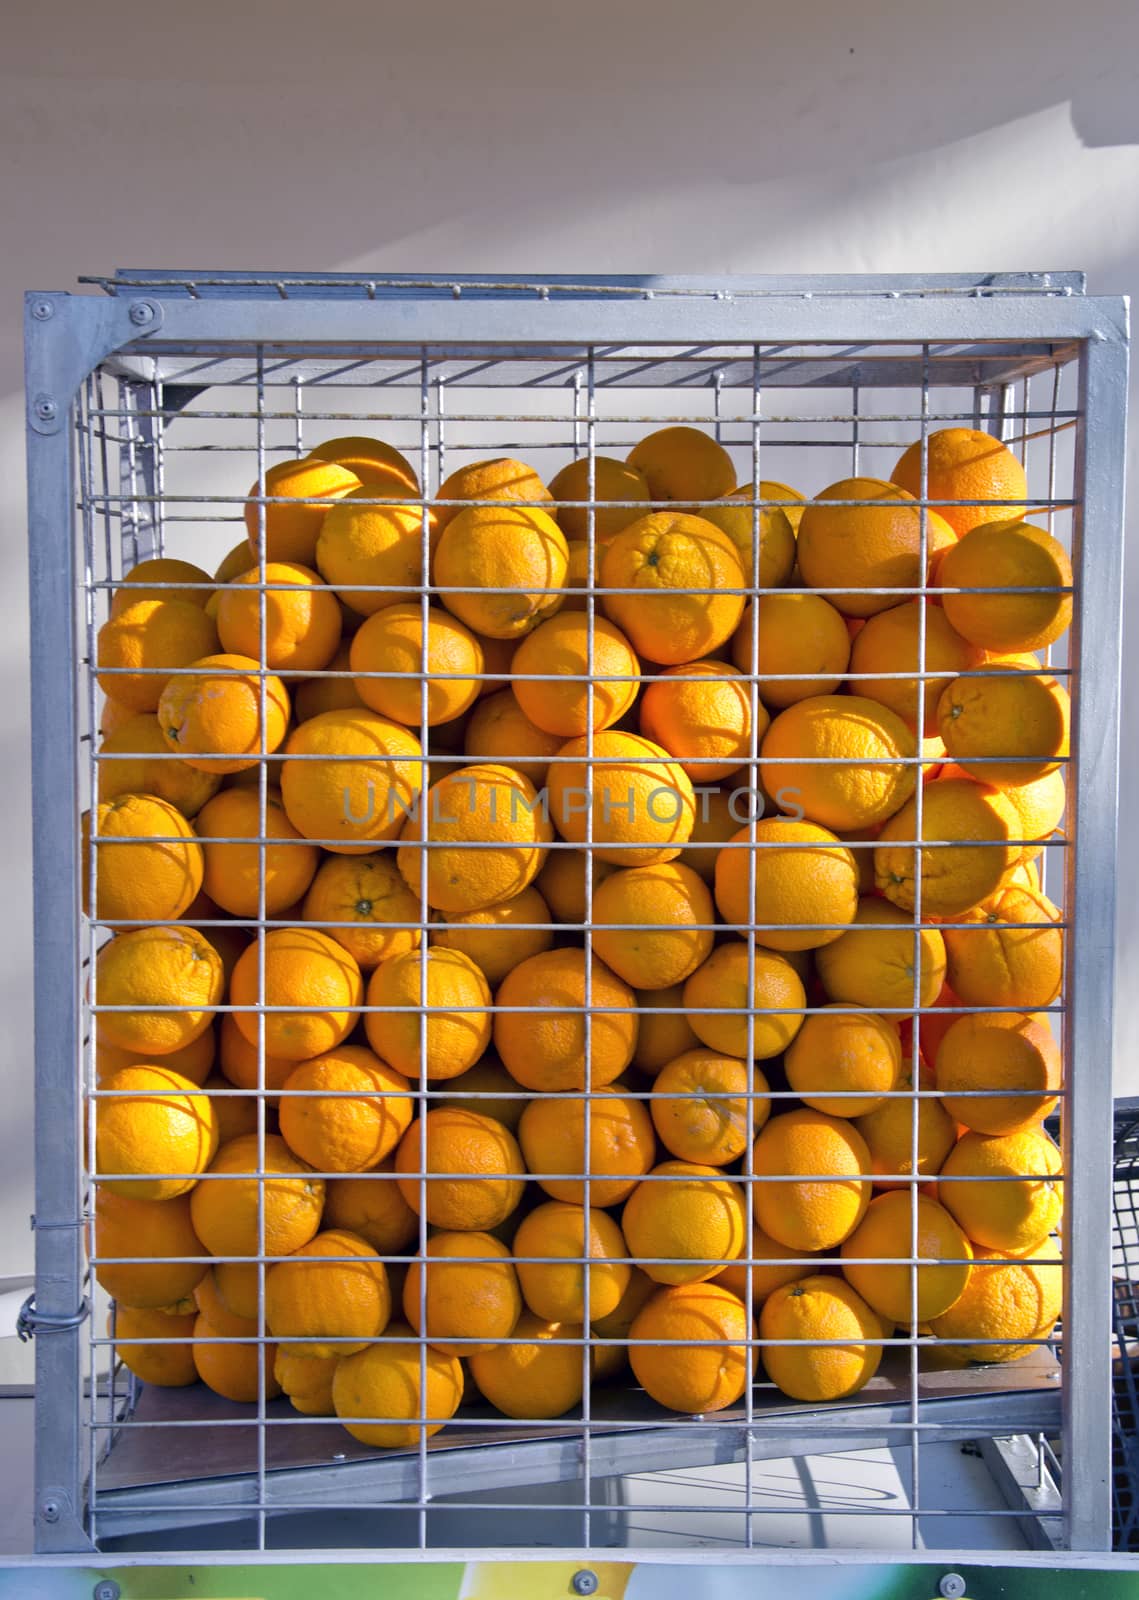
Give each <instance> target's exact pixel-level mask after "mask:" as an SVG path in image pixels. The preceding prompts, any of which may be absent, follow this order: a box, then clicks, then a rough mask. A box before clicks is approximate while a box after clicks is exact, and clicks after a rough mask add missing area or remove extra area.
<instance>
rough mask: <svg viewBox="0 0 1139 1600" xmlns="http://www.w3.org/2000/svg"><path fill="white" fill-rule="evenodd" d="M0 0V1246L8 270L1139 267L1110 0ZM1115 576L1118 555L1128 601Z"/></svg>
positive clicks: (15, 1131) (1128, 39)
mask: <svg viewBox="0 0 1139 1600" xmlns="http://www.w3.org/2000/svg"><path fill="white" fill-rule="evenodd" d="M5 13H6V14H5V17H4V21H3V26H2V29H0V39H2V47H0V218H2V219H3V249H2V252H0V257H2V258H0V540H2V541H3V552H4V558H5V567H4V573H5V581H4V583H3V585H2V586H0V682H2V683H3V686H4V687H3V692H2V693H0V771H2V772H3V773H4V777H5V782H4V784H3V786H2V787H0V829H2V832H0V839H2V840H3V843H2V845H0V854H2V859H3V871H4V873H5V882H4V885H3V906H4V916H3V920H2V922H0V1075H2V1086H3V1093H2V1097H0V1105H2V1106H3V1108H4V1115H2V1116H0V1219H2V1225H0V1274H2V1273H4V1272H17V1271H21V1270H24V1269H25V1268H26V1266H27V1264H28V1263H29V1262H30V1258H31V1237H30V1234H29V1233H28V1231H27V1217H28V1213H29V1211H30V1210H31V1173H30V1148H29V1140H30V1134H29V1130H30V1119H31V1083H32V1062H31V1032H30V1021H29V1017H30V973H31V950H30V883H29V867H28V859H29V849H30V845H29V804H28V795H27V770H28V729H27V716H26V700H27V666H26V662H27V648H28V641H27V630H26V623H25V609H26V593H25V555H24V530H23V423H22V397H21V332H20V318H21V304H20V294H21V292H22V291H23V290H24V289H25V288H37V289H66V288H69V287H71V286H72V284H73V282H74V279H75V277H76V275H77V274H78V273H80V272H84V271H108V270H111V269H113V268H114V267H115V266H139V265H149V266H173V267H182V268H207V267H245V268H273V267H277V268H300V269H319V268H325V269H329V268H346V269H375V270H381V269H397V270H422V271H493V270H499V271H510V272H517V271H525V270H530V271H539V270H545V271H570V272H586V271H593V272H607V271H614V272H644V271H652V272H742V271H749V272H752V271H816V272H817V271H843V272H851V271H871V270H872V271H910V270H925V271H939V270H947V271H948V270H980V269H1001V268H1004V269H1012V268H1048V267H1082V268H1085V269H1086V270H1087V271H1088V273H1089V275H1090V280H1091V286H1092V288H1093V290H1095V291H1098V292H1103V293H1126V292H1127V291H1128V290H1130V289H1132V288H1134V287H1135V286H1136V284H1137V283H1139V206H1137V205H1136V195H1137V193H1139V189H1137V184H1139V149H1137V145H1139V96H1136V94H1135V90H1134V75H1135V61H1136V59H1137V58H1139V9H1137V8H1136V6H1135V4H1134V0H1083V3H1082V4H1080V5H1078V6H1077V5H1073V4H1071V3H1070V0H1069V3H1060V0H956V3H955V4H954V5H952V6H940V7H933V6H923V5H922V4H921V3H920V0H871V3H870V4H869V5H862V6H852V5H850V4H849V3H842V0H812V3H811V4H809V5H801V6H787V5H785V6H776V5H774V4H772V3H771V0H766V3H765V0H719V3H718V4H711V5H708V4H703V5H701V4H693V3H692V0H685V3H681V0H633V3H627V4H621V0H575V3H574V4H573V5H568V6H558V7H543V6H538V5H535V4H533V3H529V4H524V3H522V0H478V3H474V4H463V5H455V4H448V3H446V0H436V3H435V4H431V3H426V4H421V5H420V6H419V7H416V6H414V5H412V4H408V5H406V6H401V7H398V8H397V7H395V6H393V5H392V4H390V3H387V4H385V3H383V0H371V3H368V0H321V3H320V4H319V5H314V6H313V7H311V8H310V9H308V10H307V11H306V10H305V9H302V7H301V6H300V5H299V4H298V3H296V0H293V3H291V4H281V3H277V4H274V3H272V0H229V3H228V4H224V5H223V4H219V3H218V0H197V3H196V4H194V5H189V6H176V5H174V4H171V3H169V0H166V3H162V0H157V3H156V0H149V3H146V4H144V3H142V0H101V3H100V4H98V5H92V4H90V3H82V4H81V3H79V0H57V3H56V4H54V5H52V6H50V7H49V6H47V5H44V4H40V5H38V6H20V7H16V6H9V7H6V8H5ZM1132 477H1133V483H1136V482H1137V480H1136V475H1135V474H1132ZM1135 503H1136V501H1135V492H1134V491H1133V494H1132V504H1135ZM1137 581H1139V579H1137V575H1136V563H1134V562H1133V564H1132V571H1131V575H1130V579H1129V584H1128V596H1129V598H1128V609H1129V613H1132V612H1133V599H1132V597H1133V596H1134V595H1135V593H1136V585H1137ZM1132 631H1133V633H1134V630H1132ZM1136 644H1137V641H1136V639H1135V637H1132V638H1131V639H1130V642H1129V646H1128V655H1127V662H1126V665H1125V671H1124V681H1125V683H1127V682H1129V681H1130V679H1131V678H1132V677H1133V676H1134V674H1135V671H1136V668H1137V667H1139V653H1137V648H1136ZM1126 710H1127V716H1128V720H1127V725H1126V727H1125V735H1124V747H1125V756H1124V783H1125V785H1126V792H1128V793H1130V794H1134V792H1135V790H1136V785H1137V782H1139V761H1137V758H1136V754H1135V732H1136V723H1135V716H1134V712H1133V710H1131V709H1130V707H1128V708H1126ZM1122 863H1123V864H1122V873H1121V886H1122V889H1123V894H1122V900H1123V906H1122V926H1121V946H1120V951H1121V960H1122V961H1123V963H1124V964H1125V966H1124V970H1125V972H1126V971H1127V963H1129V962H1130V961H1131V960H1133V959H1134V956H1135V953H1136V949H1137V947H1139V907H1137V904H1136V896H1135V893H1134V887H1133V886H1134V881H1135V878H1136V866H1137V864H1139V849H1137V847H1136V844H1135V842H1134V840H1133V838H1132V837H1131V836H1130V834H1129V833H1126V832H1125V835H1124V839H1123V855H1122ZM1131 987H1133V984H1128V985H1127V986H1126V988H1125V991H1124V992H1125V994H1126V993H1127V991H1128V990H1129V989H1130V988H1131ZM1117 1060H1118V1081H1119V1084H1120V1087H1121V1088H1126V1089H1129V1090H1130V1091H1131V1092H1135V1091H1136V1090H1139V1021H1137V1020H1136V1017H1135V1013H1134V1011H1133V1010H1132V1009H1131V1008H1129V1007H1127V1006H1126V1004H1125V1005H1124V1007H1123V1008H1122V1014H1121V1017H1120V1027H1119V1051H1118V1056H1117ZM3 1370H4V1363H3V1361H2V1359H0V1376H2V1375H3Z"/></svg>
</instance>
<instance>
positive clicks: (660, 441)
mask: <svg viewBox="0 0 1139 1600" xmlns="http://www.w3.org/2000/svg"><path fill="white" fill-rule="evenodd" d="M625 463H626V465H627V466H630V467H633V468H634V469H635V470H636V471H637V472H639V473H640V474H641V475H642V477H643V478H644V480H645V482H646V483H647V484H648V488H649V498H650V499H652V500H719V499H720V497H721V496H722V495H726V494H729V493H730V492H731V490H732V489H734V488H735V486H736V469H735V467H734V466H733V465H732V458H731V456H730V455H729V454H728V452H727V451H726V450H725V449H724V447H723V446H722V445H720V444H718V443H717V442H716V440H715V439H713V438H712V436H711V434H708V433H705V432H704V430H703V429H702V428H682V427H672V428H656V429H654V431H653V432H652V433H647V434H646V435H645V437H644V438H643V439H641V440H640V441H639V443H637V444H635V445H634V446H633V448H632V449H631V450H630V451H629V454H628V455H627V456H626V457H625Z"/></svg>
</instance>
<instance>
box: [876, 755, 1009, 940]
mask: <svg viewBox="0 0 1139 1600" xmlns="http://www.w3.org/2000/svg"><path fill="white" fill-rule="evenodd" d="M916 834H917V802H916V800H913V799H911V800H908V801H907V802H906V804H905V805H904V806H903V807H902V809H901V810H900V811H899V812H897V813H896V814H895V815H894V816H893V817H891V818H890V820H889V822H887V823H886V825H885V827H884V828H883V829H882V832H881V833H880V834H879V836H878V837H879V844H878V848H877V849H876V850H875V852H874V879H875V882H876V884H877V886H878V888H879V890H880V891H881V893H882V894H884V895H885V896H886V898H887V899H888V900H892V901H893V903H894V904H895V905H896V906H900V907H901V908H902V909H903V910H904V911H912V910H913V909H914V907H915V902H916V898H917V871H918V869H916V868H915V862H914V850H913V848H912V847H911V846H910V845H909V844H907V843H902V842H901V841H910V840H913V839H915V838H916ZM921 837H922V840H923V842H925V843H926V844H927V848H925V849H923V850H922V851H921V852H920V855H921V867H920V873H921V915H922V916H923V917H954V916H957V915H958V914H959V913H960V912H962V911H968V910H969V908H970V907H971V906H975V905H977V904H978V902H979V901H981V900H985V899H987V898H988V896H989V895H991V894H992V893H993V892H994V890H996V889H997V888H998V886H999V885H1000V882H1001V878H1002V876H1003V875H1004V873H1005V872H1006V871H1007V870H1008V868H1009V867H1011V866H1013V865H1015V863H1016V859H1017V857H1018V855H1019V854H1020V849H1019V846H1017V845H1014V844H1010V843H1009V841H1010V840H1012V839H1016V838H1017V837H1018V834H1017V820H1016V813H1015V812H1014V811H1013V809H1012V807H1011V806H1010V805H1009V803H1008V801H1007V800H1006V799H1005V798H1004V796H1003V795H1002V794H1001V793H1000V792H999V791H998V790H996V789H990V788H988V787H984V786H982V785H981V784H979V783H973V782H971V781H970V780H969V779H968V778H940V779H938V780H937V782H935V783H928V784H926V786H925V791H924V795H923V800H922V821H921ZM895 840H898V841H899V842H898V843H895V842H894V841H895ZM943 840H944V841H950V840H952V841H953V843H948V842H946V843H944V844H943V843H941V841H943ZM930 841H932V842H933V844H934V848H932V849H930V848H928V842H930Z"/></svg>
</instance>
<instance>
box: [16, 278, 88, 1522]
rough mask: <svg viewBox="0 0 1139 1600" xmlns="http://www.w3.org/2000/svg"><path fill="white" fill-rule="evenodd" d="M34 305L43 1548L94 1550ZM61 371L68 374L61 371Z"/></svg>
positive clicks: (56, 470)
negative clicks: (88, 1512) (79, 1315)
mask: <svg viewBox="0 0 1139 1600" xmlns="http://www.w3.org/2000/svg"><path fill="white" fill-rule="evenodd" d="M47 304H50V302H49V301H48V300H47V299H46V298H44V297H39V298H38V299H37V300H34V301H31V302H29V306H28V318H27V373H28V397H27V398H28V420H29V429H28V562H29V577H30V595H31V641H32V643H31V685H32V817H33V830H34V831H33V844H32V870H33V883H34V898H35V910H34V930H35V1073H36V1100H35V1104H36V1117H35V1153H36V1187H35V1204H36V1303H35V1304H36V1315H37V1318H38V1319H39V1322H40V1327H39V1331H38V1333H37V1337H36V1350H35V1356H36V1362H35V1373H36V1390H37V1392H38V1393H39V1394H50V1395H52V1396H53V1397H54V1403H53V1404H52V1405H51V1406H44V1405H38V1406H37V1408H36V1431H35V1545H36V1550H37V1552H40V1553H49V1552H50V1553H55V1552H64V1551H78V1550H85V1549H90V1548H91V1545H90V1540H89V1539H88V1537H87V1534H86V1532H85V1529H84V1511H83V1495H84V1485H83V1469H82V1460H83V1451H82V1424H81V1414H82V1406H81V1399H82V1382H83V1368H82V1359H83V1328H82V1324H81V1323H74V1322H73V1323H72V1324H71V1325H68V1326H60V1327H52V1326H51V1319H60V1321H61V1322H67V1320H68V1319H71V1318H74V1316H75V1314H76V1312H77V1310H78V1309H79V1307H80V1304H81V1301H82V1295H83V1239H82V1229H81V1226H80V1218H81V1202H82V1194H81V1170H82V1163H81V1160H80V1148H79V1127H80V1106H79V1081H78V1070H77V1062H78V1059H79V1004H78V995H77V994H76V992H75V986H74V983H73V982H72V981H70V980H69V978H68V977H67V975H68V974H70V973H75V972H77V971H78V963H79V918H78V905H79V850H78V843H77V827H76V823H77V813H78V792H77V785H76V770H77V769H76V761H75V749H76V732H77V727H76V706H75V692H76V691H75V685H76V678H77V675H76V670H75V667H76V661H75V655H76V646H75V539H74V532H73V529H74V501H75V496H74V472H73V459H72V427H71V420H72V405H73V400H74V391H73V389H72V387H71V385H70V384H66V383H65V384H64V385H61V386H59V387H58V388H57V387H56V386H55V385H52V386H51V387H50V388H48V387H46V386H45V384H44V375H45V373H46V372H47V371H49V370H50V368H51V364H52V354H53V345H54V344H55V342H56V341H55V338H54V335H55V334H56V328H57V325H56V324H55V320H54V317H53V316H49V317H47V318H44V319H43V320H39V319H38V318H37V315H36V311H37V307H39V308H42V307H43V306H44V305H47ZM61 376H62V374H61Z"/></svg>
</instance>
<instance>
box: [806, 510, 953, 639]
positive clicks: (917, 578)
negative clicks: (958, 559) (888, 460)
mask: <svg viewBox="0 0 1139 1600" xmlns="http://www.w3.org/2000/svg"><path fill="white" fill-rule="evenodd" d="M835 501H839V502H841V501H849V502H853V503H851V504H845V505H844V504H837V505H836V504H834V503H833V502H835ZM924 515H925V517H926V518H927V519H928V520H927V523H926V566H925V572H924V573H923V571H922V566H921V524H922V516H923V513H922V512H921V511H920V510H919V508H918V506H917V505H916V504H915V503H914V498H913V496H912V495H909V494H907V493H906V491H905V490H904V489H899V488H897V487H896V485H894V484H892V483H884V482H883V481H882V479H881V478H843V479H842V480H841V481H840V482H838V483H832V484H831V485H830V487H829V488H827V489H824V490H823V491H822V492H821V493H820V494H818V495H816V497H815V498H814V499H813V500H812V501H811V503H810V505H809V506H808V507H807V509H806V510H805V511H804V512H803V517H802V521H801V522H800V524H799V540H798V551H799V571H800V573H801V574H802V577H803V582H804V583H805V584H806V586H807V587H808V588H809V589H823V590H825V591H827V598H828V599H829V600H830V602H831V604H832V605H834V606H836V607H837V608H838V610H839V611H841V612H842V613H843V614H844V615H845V616H848V617H872V616H874V614H875V612H878V611H887V610H889V608H890V607H891V606H896V605H898V604H899V603H900V602H901V601H902V600H903V599H904V598H905V596H904V595H903V594H898V593H894V594H891V593H886V594H882V593H872V592H868V591H874V590H882V589H886V590H900V589H916V588H918V587H919V586H920V585H921V584H922V583H923V581H924V580H925V579H926V578H927V577H928V575H929V571H930V567H931V566H932V564H933V561H934V559H935V557H936V556H937V554H938V553H939V551H942V550H945V549H947V548H948V547H949V546H950V545H952V544H954V543H955V542H956V537H957V536H956V534H955V533H954V532H953V529H952V528H951V527H950V526H949V524H948V523H947V522H946V521H945V519H944V518H943V517H941V516H939V515H938V513H937V512H936V511H926V512H925V513H924ZM846 585H849V586H850V587H849V590H847V591H846V592H835V591H839V590H840V589H843V588H844V587H845V586H846ZM951 620H952V619H951Z"/></svg>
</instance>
